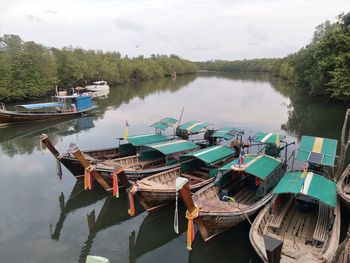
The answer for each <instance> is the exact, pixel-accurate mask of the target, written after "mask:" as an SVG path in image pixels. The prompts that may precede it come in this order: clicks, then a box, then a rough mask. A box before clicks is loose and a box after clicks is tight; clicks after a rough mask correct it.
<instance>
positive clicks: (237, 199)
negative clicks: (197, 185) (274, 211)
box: [194, 173, 261, 212]
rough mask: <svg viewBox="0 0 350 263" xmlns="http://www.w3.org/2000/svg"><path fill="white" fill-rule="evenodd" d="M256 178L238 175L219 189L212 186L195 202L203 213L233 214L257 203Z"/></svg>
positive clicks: (195, 199) (196, 198)
mask: <svg viewBox="0 0 350 263" xmlns="http://www.w3.org/2000/svg"><path fill="white" fill-rule="evenodd" d="M258 188H259V185H257V184H256V177H255V176H253V175H249V174H243V173H242V174H236V175H235V176H234V177H233V178H232V180H231V181H230V182H229V183H227V184H225V185H224V186H223V187H220V189H218V187H217V186H215V185H210V186H208V187H206V188H204V189H203V190H200V191H198V192H197V193H196V194H195V195H194V201H195V202H196V204H197V205H198V206H199V207H200V209H201V211H207V212H213V211H215V212H228V211H230V212H232V211H236V210H237V211H241V210H242V209H244V208H246V207H248V206H251V205H252V204H254V203H256V202H257V201H258V200H260V199H261V197H258V195H257V190H258Z"/></svg>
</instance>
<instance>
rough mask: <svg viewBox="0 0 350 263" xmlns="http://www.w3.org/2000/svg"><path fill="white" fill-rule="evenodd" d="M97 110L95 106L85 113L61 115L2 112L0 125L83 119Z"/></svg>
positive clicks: (84, 111)
mask: <svg viewBox="0 0 350 263" xmlns="http://www.w3.org/2000/svg"><path fill="white" fill-rule="evenodd" d="M94 108H96V107H95V106H94V107H92V108H90V109H86V110H83V111H75V112H61V113H58V112H57V113H20V112H15V111H4V110H0V124H12V123H28V122H40V121H54V120H59V119H64V118H74V117H81V116H83V115H84V114H85V113H86V112H88V111H90V110H92V109H94Z"/></svg>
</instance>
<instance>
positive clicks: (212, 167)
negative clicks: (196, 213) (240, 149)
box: [131, 145, 235, 211]
mask: <svg viewBox="0 0 350 263" xmlns="http://www.w3.org/2000/svg"><path fill="white" fill-rule="evenodd" d="M234 155H235V151H233V150H232V149H230V148H228V147H226V146H221V145H217V146H210V147H208V148H205V149H201V150H199V151H195V152H192V153H189V154H185V155H183V156H181V166H180V167H177V168H175V169H171V170H168V171H165V172H162V173H158V174H154V175H151V176H149V177H147V178H144V179H142V180H139V181H136V182H135V183H134V185H133V187H132V189H131V191H133V192H137V193H138V194H140V195H141V196H142V197H143V200H144V201H145V203H146V204H147V205H148V207H150V208H146V207H145V210H147V211H152V210H155V209H157V208H159V207H160V206H163V205H165V204H167V203H169V202H171V201H174V200H175V196H176V188H175V180H176V178H178V177H179V176H182V177H186V178H188V179H189V182H190V186H189V188H190V190H191V191H195V190H198V189H199V188H201V187H203V186H205V185H207V184H209V183H211V182H213V181H214V180H215V175H216V172H217V169H218V168H219V167H220V166H222V165H223V164H225V163H227V162H229V161H231V160H232V159H233V158H234Z"/></svg>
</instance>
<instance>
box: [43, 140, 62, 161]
mask: <svg viewBox="0 0 350 263" xmlns="http://www.w3.org/2000/svg"><path fill="white" fill-rule="evenodd" d="M40 140H41V141H42V142H43V143H44V144H45V146H46V148H47V149H49V151H50V152H51V153H52V154H53V155H54V156H55V157H56V159H58V160H59V158H60V153H59V152H58V150H57V149H56V148H55V146H53V145H52V143H51V141H50V140H49V136H47V134H45V133H43V134H42V135H41V136H40Z"/></svg>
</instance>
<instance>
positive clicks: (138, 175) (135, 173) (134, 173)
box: [60, 148, 180, 181]
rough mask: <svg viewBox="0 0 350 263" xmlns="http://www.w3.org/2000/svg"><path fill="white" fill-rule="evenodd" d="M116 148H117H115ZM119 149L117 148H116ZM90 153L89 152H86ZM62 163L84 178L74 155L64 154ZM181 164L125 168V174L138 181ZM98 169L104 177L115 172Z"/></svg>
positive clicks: (77, 176)
mask: <svg viewBox="0 0 350 263" xmlns="http://www.w3.org/2000/svg"><path fill="white" fill-rule="evenodd" d="M114 149H115V148H114ZM112 150H113V149H112V148H111V149H104V150H101V152H102V151H112ZM115 150H117V148H116V149H115ZM84 153H88V152H84ZM60 161H61V163H62V164H63V165H64V166H65V167H66V168H67V169H68V170H69V171H70V172H71V173H72V174H73V175H74V177H75V178H76V179H82V178H83V175H84V168H83V167H82V166H81V164H80V163H79V161H78V160H77V159H75V158H73V157H70V156H63V157H62V158H61V159H60ZM179 165H180V164H174V165H165V166H161V167H157V168H149V169H144V170H124V171H125V174H126V175H127V177H128V179H129V180H132V181H136V180H139V179H142V178H144V177H146V176H149V175H152V174H156V173H159V172H163V171H166V170H169V169H172V168H176V167H178V166H179ZM97 171H99V172H101V174H102V175H103V177H104V178H106V179H108V178H109V179H111V178H110V177H111V176H110V174H111V173H112V172H113V171H112V170H108V169H106V170H104V169H97Z"/></svg>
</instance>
